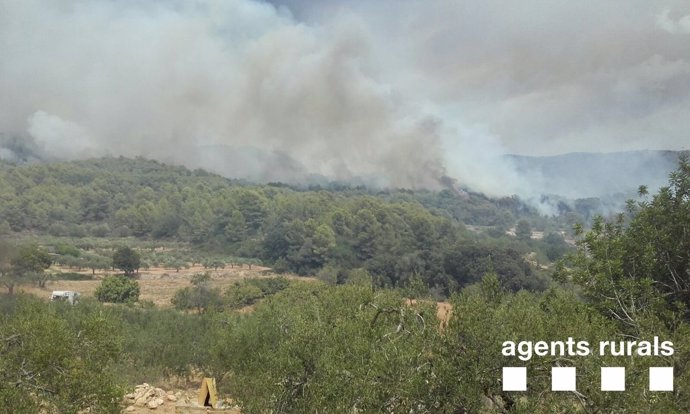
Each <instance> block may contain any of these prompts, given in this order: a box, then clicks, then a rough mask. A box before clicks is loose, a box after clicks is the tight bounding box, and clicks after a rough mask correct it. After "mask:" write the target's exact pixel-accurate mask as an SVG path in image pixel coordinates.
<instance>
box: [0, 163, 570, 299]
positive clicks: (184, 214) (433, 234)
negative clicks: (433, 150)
mask: <svg viewBox="0 0 690 414" xmlns="http://www.w3.org/2000/svg"><path fill="white" fill-rule="evenodd" d="M0 189H1V190H2V192H1V193H0V194H1V195H0V197H3V200H4V202H3V203H0V220H4V221H6V223H7V226H9V227H10V228H11V230H13V231H15V232H20V233H21V232H34V233H37V234H49V235H52V236H56V237H78V238H79V237H84V236H95V237H112V238H119V237H127V236H133V237H136V238H138V239H144V240H162V241H180V242H186V243H191V244H192V245H193V246H194V247H195V248H197V249H200V250H204V251H211V252H219V253H222V254H231V255H234V256H241V257H252V258H256V259H260V260H262V261H263V262H264V263H267V264H269V265H271V266H273V267H274V268H276V269H278V270H281V271H291V272H295V273H298V274H303V275H317V274H319V273H320V272H321V271H322V270H323V269H326V270H328V269H333V268H336V269H340V270H344V271H350V270H353V269H359V268H364V269H366V270H367V271H368V272H370V273H371V274H372V275H374V276H375V282H376V283H377V284H379V285H385V286H404V285H405V284H406V283H407V281H408V280H409V279H410V278H411V277H413V276H414V275H421V277H422V279H423V281H424V282H425V283H426V284H427V285H428V286H429V287H431V288H433V289H435V290H436V291H437V292H441V293H442V294H448V293H449V291H450V290H451V289H454V288H456V287H458V286H460V285H462V284H464V283H470V282H472V281H475V280H477V278H478V277H480V276H481V274H477V273H474V274H472V275H467V272H465V271H464V270H462V269H453V268H449V266H448V265H444V263H446V264H447V263H450V262H452V260H453V259H452V257H449V256H453V255H456V254H457V253H458V252H457V251H453V250H451V249H448V248H447V247H448V246H458V243H457V242H459V241H463V240H464V241H468V240H472V241H473V242H476V243H477V244H478V245H479V248H478V249H477V251H478V252H479V253H480V254H481V256H482V257H481V258H480V260H481V261H482V262H487V260H489V259H488V257H489V255H491V257H492V259H491V261H492V263H493V266H494V268H495V269H496V271H497V272H499V273H501V272H502V269H504V268H517V267H521V266H522V265H523V264H520V263H518V264H514V263H512V262H514V261H515V260H517V261H518V262H519V261H520V260H522V259H521V257H522V256H525V255H526V254H527V253H529V252H530V250H534V249H536V250H537V251H539V252H541V253H540V257H543V260H544V261H547V260H549V258H547V256H546V253H545V252H546V248H547V247H548V243H546V242H543V243H536V242H535V243H532V244H529V243H528V240H523V241H520V240H512V241H511V240H510V238H508V237H507V236H505V234H504V230H505V229H507V228H509V227H511V226H514V225H515V221H516V220H517V219H518V218H519V217H522V216H524V217H527V218H529V220H530V223H533V224H534V223H536V224H537V225H539V223H542V224H541V225H543V224H544V223H545V221H543V220H541V219H540V218H539V216H538V214H536V212H535V211H534V210H530V209H529V208H528V207H526V206H525V205H524V204H523V203H521V202H520V201H519V199H517V198H507V199H501V200H490V199H488V198H486V197H484V196H481V195H478V194H470V195H468V196H459V195H458V194H455V193H453V192H451V191H441V192H432V191H408V190H394V189H391V190H375V189H365V188H363V187H350V186H344V185H331V186H326V187H312V188H291V187H288V186H285V185H278V184H274V185H263V186H254V185H247V184H244V183H239V182H237V181H231V180H227V179H224V178H222V177H219V176H217V175H213V174H209V173H206V172H204V171H201V170H196V171H190V170H187V169H185V168H182V167H174V166H169V165H165V164H161V163H159V162H156V161H149V160H143V159H136V160H132V159H127V158H104V159H98V160H87V161H74V162H69V163H53V164H36V165H23V166H13V165H10V164H6V163H2V162H0ZM540 220H541V221H540ZM465 224H479V225H484V226H491V229H493V231H494V233H492V234H494V236H495V237H493V238H489V239H487V238H483V239H482V238H481V236H478V235H476V234H474V233H472V232H469V231H467V229H466V228H465ZM551 225H554V226H557V224H556V221H553V223H551ZM469 245H470V244H463V245H461V246H469ZM56 253H58V254H59V256H60V257H59V260H60V261H61V263H64V264H67V265H76V266H80V267H88V268H91V269H93V270H94V272H95V270H96V269H99V268H102V267H103V261H102V254H98V255H93V254H92V253H91V252H87V253H85V254H84V255H83V256H82V257H78V258H77V259H75V258H73V257H69V256H70V254H67V253H66V252H56ZM475 253H476V252H475ZM120 254H121V252H120V251H118V252H116V254H115V256H114V259H115V260H116V261H117V263H114V265H115V267H117V268H120V269H122V270H123V271H124V272H125V273H126V274H131V273H132V272H134V271H135V270H136V269H137V268H138V267H139V265H138V264H136V263H135V261H134V260H132V259H133V258H134V257H133V256H132V255H129V256H128V257H127V258H126V260H124V259H123V260H122V261H120V260H119V259H120V257H119V256H120ZM560 254H562V253H560ZM558 256H559V253H556V254H552V255H551V256H550V257H553V258H554V259H556V258H558ZM504 259H505V260H507V262H506V263H502V261H503V260H504ZM508 262H510V263H508ZM181 266H184V263H178V264H177V266H175V268H180V267H181ZM483 270H486V269H483ZM520 272H521V273H525V272H522V271H520ZM501 276H502V279H501V280H508V279H511V280H517V279H516V275H515V273H514V272H513V274H510V275H501ZM523 276H525V274H523V275H522V276H521V278H522V279H524V277H523ZM526 276H527V277H528V278H529V274H526ZM336 280H339V281H344V279H343V278H340V279H337V278H336ZM528 282H529V281H528ZM536 285H539V284H538V283H536V284H535V283H532V284H531V285H529V286H531V287H534V286H536ZM516 286H517V285H513V286H512V287H511V288H515V287H516Z"/></svg>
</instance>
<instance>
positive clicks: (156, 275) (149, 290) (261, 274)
mask: <svg viewBox="0 0 690 414" xmlns="http://www.w3.org/2000/svg"><path fill="white" fill-rule="evenodd" d="M48 272H54V273H57V272H62V273H65V272H75V273H82V274H91V273H92V272H91V271H90V270H82V271H79V272H76V271H74V270H72V269H68V268H64V267H60V266H53V267H51V268H50V269H48ZM204 272H209V273H210V274H211V282H210V286H211V287H212V288H220V289H221V290H224V289H226V288H227V287H228V286H230V285H232V284H233V283H235V282H237V281H240V280H242V279H247V278H268V277H277V276H282V277H287V278H289V279H299V280H311V281H313V280H316V279H314V278H305V277H300V276H295V275H277V274H275V273H272V272H271V269H270V268H268V267H262V266H252V267H251V269H250V268H249V267H248V266H246V265H245V266H242V267H240V266H235V267H226V268H225V269H218V270H209V269H205V268H204V267H203V266H195V267H191V268H189V269H180V271H179V272H178V271H175V269H166V268H162V267H157V268H150V269H147V270H142V271H140V272H139V274H137V276H136V278H137V280H138V282H139V287H140V295H139V300H140V301H151V302H153V303H155V304H156V305H157V306H172V304H171V302H170V300H171V299H172V297H173V295H174V294H175V292H176V291H177V290H178V289H182V288H185V287H187V286H189V285H190V281H191V279H192V276H193V275H195V274H197V273H204ZM108 274H111V273H105V272H96V274H95V275H94V280H50V281H48V282H47V283H46V286H45V287H44V288H39V287H35V286H28V285H25V286H19V287H18V288H17V290H18V291H23V292H26V293H31V294H33V295H36V296H39V297H42V298H45V299H49V298H50V293H51V292H52V291H53V290H71V291H75V292H79V293H80V294H81V295H82V297H93V296H94V292H95V291H96V288H98V286H99V285H100V284H101V281H102V279H103V278H104V277H105V276H107V275H108Z"/></svg>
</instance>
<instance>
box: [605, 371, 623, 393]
mask: <svg viewBox="0 0 690 414" xmlns="http://www.w3.org/2000/svg"><path fill="white" fill-rule="evenodd" d="M601 390H602V391H625V367H601Z"/></svg>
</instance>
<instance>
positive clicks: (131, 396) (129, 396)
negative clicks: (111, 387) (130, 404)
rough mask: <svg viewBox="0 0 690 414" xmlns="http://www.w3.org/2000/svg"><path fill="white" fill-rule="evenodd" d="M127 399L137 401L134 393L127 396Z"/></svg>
mask: <svg viewBox="0 0 690 414" xmlns="http://www.w3.org/2000/svg"><path fill="white" fill-rule="evenodd" d="M125 398H126V399H128V400H136V397H135V394H134V393H129V394H125Z"/></svg>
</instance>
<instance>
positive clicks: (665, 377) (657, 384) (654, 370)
mask: <svg viewBox="0 0 690 414" xmlns="http://www.w3.org/2000/svg"><path fill="white" fill-rule="evenodd" d="M649 391H673V367H650V368H649Z"/></svg>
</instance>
